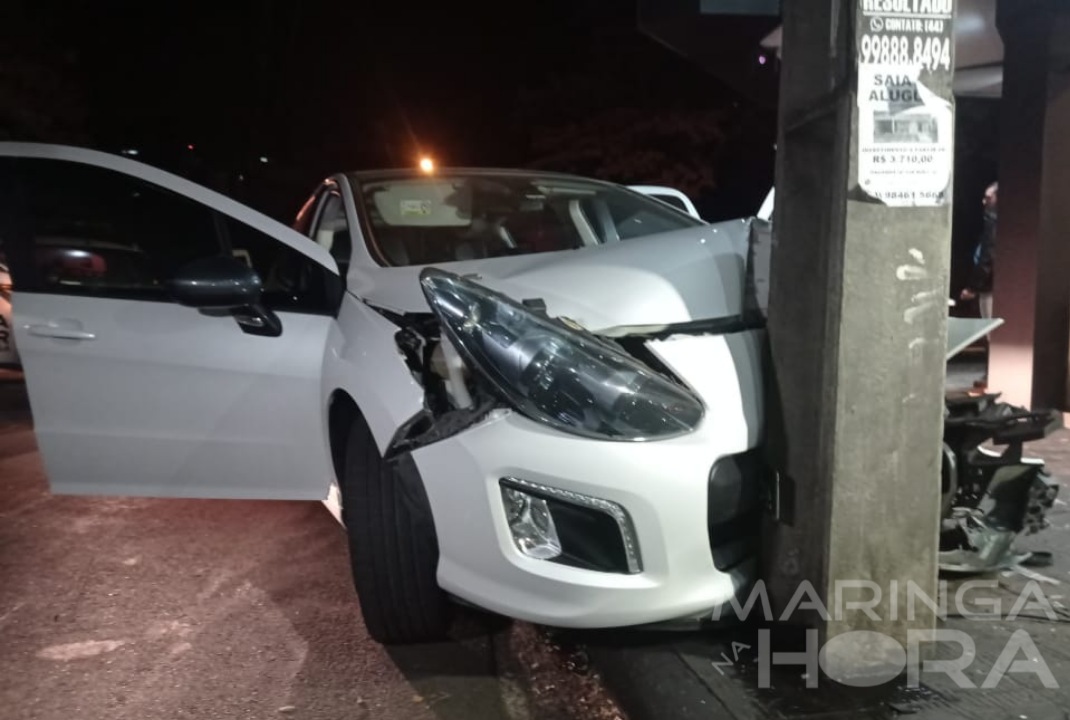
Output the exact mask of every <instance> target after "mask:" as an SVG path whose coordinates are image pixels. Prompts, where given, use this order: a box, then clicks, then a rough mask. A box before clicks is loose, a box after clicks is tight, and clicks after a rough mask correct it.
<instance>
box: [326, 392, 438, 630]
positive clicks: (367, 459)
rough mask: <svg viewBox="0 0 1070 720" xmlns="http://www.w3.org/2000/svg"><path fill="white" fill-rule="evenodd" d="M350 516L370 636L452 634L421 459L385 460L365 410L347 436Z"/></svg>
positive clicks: (346, 516) (356, 577) (345, 488)
mask: <svg viewBox="0 0 1070 720" xmlns="http://www.w3.org/2000/svg"><path fill="white" fill-rule="evenodd" d="M341 490H342V519H343V521H344V522H345V525H346V530H347V534H348V535H349V558H350V563H351V565H352V569H353V584H354V585H355V586H356V589H357V597H358V598H359V599H360V608H361V612H362V614H363V615H364V625H365V627H367V629H368V634H369V635H371V636H372V638H374V639H375V640H377V641H379V642H381V643H384V644H403V643H416V642H434V641H438V640H442V639H444V638H445V636H446V633H447V632H448V630H449V626H450V619H451V618H450V615H451V606H450V602H449V600H448V599H447V597H446V594H445V593H444V592H443V591H442V589H441V588H439V586H438V581H437V580H436V571H437V569H438V539H437V536H436V534H435V524H434V518H433V517H432V515H431V506H430V503H429V502H428V500H427V493H426V491H425V490H424V487H423V482H422V481H421V480H420V476H419V472H418V471H417V469H416V464H415V463H414V462H413V461H412V458H411V457H410V456H408V455H405V456H402V457H401V458H400V459H398V460H396V461H393V462H385V461H384V460H383V458H382V456H381V455H380V454H379V449H378V448H377V447H376V444H375V439H374V438H373V437H372V434H371V430H370V429H369V428H368V425H367V422H366V421H365V420H364V418H363V417H362V416H361V415H360V414H359V413H358V414H357V416H356V417H355V418H354V420H353V424H352V427H351V428H350V430H349V436H348V438H347V440H346V453H345V470H344V472H343V477H342V488H341Z"/></svg>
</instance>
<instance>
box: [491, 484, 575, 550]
mask: <svg viewBox="0 0 1070 720" xmlns="http://www.w3.org/2000/svg"><path fill="white" fill-rule="evenodd" d="M502 502H503V503H504V504H505V516H506V519H507V520H508V521H509V530H510V532H512V534H513V542H514V543H516V546H517V548H519V549H520V552H522V553H524V554H525V555H527V556H528V557H533V558H536V559H538V560H550V559H552V558H555V557H557V556H558V555H560V554H561V540H560V539H559V538H558V537H557V528H556V527H554V518H553V516H552V515H551V514H550V508H549V507H547V505H546V501H545V500H543V499H542V498H539V497H534V496H533V495H529V494H527V493H526V492H524V491H523V490H518V489H516V488H513V487H502Z"/></svg>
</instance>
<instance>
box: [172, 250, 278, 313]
mask: <svg viewBox="0 0 1070 720" xmlns="http://www.w3.org/2000/svg"><path fill="white" fill-rule="evenodd" d="M261 289H262V284H261V282H260V276H259V275H257V274H256V271H255V270H253V269H252V268H251V267H249V266H248V265H246V264H245V263H243V262H242V261H241V260H238V259H237V258H233V257H223V256H217V257H208V258H201V259H199V260H194V261H193V262H191V263H189V264H187V265H185V266H184V267H182V269H180V270H179V271H178V272H177V273H176V274H175V276H174V277H172V278H171V279H170V280H168V281H167V291H168V292H169V293H170V294H171V297H173V298H174V299H175V300H177V301H178V302H179V304H181V305H186V306H188V307H195V308H203V309H207V310H233V309H234V308H239V307H245V306H248V305H257V304H259V302H260V292H261Z"/></svg>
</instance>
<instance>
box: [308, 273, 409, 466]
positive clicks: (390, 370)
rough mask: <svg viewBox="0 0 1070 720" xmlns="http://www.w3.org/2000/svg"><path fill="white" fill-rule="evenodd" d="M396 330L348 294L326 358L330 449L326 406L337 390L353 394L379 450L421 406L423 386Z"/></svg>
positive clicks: (325, 399) (325, 395)
mask: <svg viewBox="0 0 1070 720" xmlns="http://www.w3.org/2000/svg"><path fill="white" fill-rule="evenodd" d="M398 329H399V328H398V326H397V325H395V324H394V323H392V322H390V321H389V320H388V319H387V318H385V317H384V316H383V315H381V314H380V313H378V312H376V311H375V310H374V309H373V308H371V307H369V306H368V305H367V304H366V303H364V302H363V301H361V300H359V299H358V298H356V297H354V296H353V295H352V294H350V293H348V292H347V293H346V295H345V298H344V299H343V301H342V308H341V310H340V311H339V314H338V325H337V327H336V328H334V329H333V330H332V332H331V335H330V337H329V338H328V340H327V349H326V352H325V353H324V358H323V384H322V399H323V408H324V414H323V423H324V425H323V428H324V432H323V437H324V442H325V443H327V444H328V448H327V450H328V452H329V451H330V448H329V443H330V440H329V437H330V433H329V432H328V415H327V408H328V406H329V401H330V398H331V395H332V394H334V393H335V392H336V391H339V390H341V391H343V392H345V393H347V394H348V395H349V396H350V397H351V398H353V401H354V402H355V403H356V404H357V407H358V408H360V411H361V413H362V414H363V415H364V418H365V419H366V420H367V422H368V426H369V427H370V428H371V431H372V435H373V436H374V437H375V444H376V445H377V446H378V447H379V451H380V452H384V451H385V450H386V448H387V446H388V445H389V444H390V441H391V439H393V437H394V433H395V432H396V431H397V429H398V428H399V427H400V426H401V425H402V424H403V423H404V422H405V421H407V420H409V419H410V418H411V417H412V416H413V415H415V414H416V413H418V412H419V411H420V410H421V409H423V401H424V391H423V388H422V387H420V385H419V384H418V383H417V382H416V380H415V379H414V378H413V377H412V374H411V372H410V371H409V368H408V367H407V366H406V365H405V361H404V358H403V357H402V355H401V352H400V350H398V348H397V344H396V343H395V341H394V334H395V333H396V332H397V331H398Z"/></svg>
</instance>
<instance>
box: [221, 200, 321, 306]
mask: <svg viewBox="0 0 1070 720" xmlns="http://www.w3.org/2000/svg"><path fill="white" fill-rule="evenodd" d="M219 217H220V225H221V229H222V230H223V236H224V241H225V243H226V245H227V247H229V248H230V252H231V253H232V254H233V255H234V257H236V258H238V259H239V260H242V261H243V262H246V263H248V264H249V266H250V267H252V268H253V269H254V270H256V274H257V275H259V276H260V280H261V282H262V283H263V296H262V298H263V302H264V304H265V305H266V306H267V307H269V308H271V309H272V310H276V311H280V312H301V313H312V314H317V315H334V314H335V312H337V310H338V304H339V302H340V300H341V280H340V279H339V277H338V276H337V275H335V274H334V273H333V272H331V271H330V270H328V269H327V268H325V267H323V266H322V265H320V264H319V263H318V262H316V261H315V260H312V259H311V258H309V257H306V256H305V255H304V254H302V253H300V252H298V251H297V250H294V249H293V248H291V247H290V246H289V245H285V244H283V243H281V242H279V241H278V240H276V239H275V238H273V237H271V236H270V235H267V234H265V233H262V232H260V231H259V230H257V229H256V228H254V227H250V226H249V225H246V224H245V223H243V222H241V221H239V220H236V219H234V218H232V217H229V216H224V215H220V216H219Z"/></svg>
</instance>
